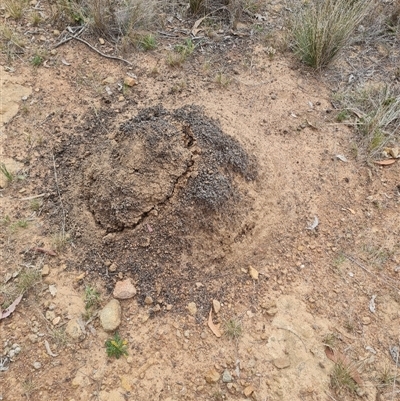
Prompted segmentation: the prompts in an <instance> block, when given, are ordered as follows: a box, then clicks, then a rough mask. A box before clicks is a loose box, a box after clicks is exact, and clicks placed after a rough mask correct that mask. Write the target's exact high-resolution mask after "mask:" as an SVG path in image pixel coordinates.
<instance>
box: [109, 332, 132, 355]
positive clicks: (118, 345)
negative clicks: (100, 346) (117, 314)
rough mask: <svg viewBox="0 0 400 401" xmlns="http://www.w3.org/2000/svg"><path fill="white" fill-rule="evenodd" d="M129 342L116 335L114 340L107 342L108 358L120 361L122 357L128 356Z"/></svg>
mask: <svg viewBox="0 0 400 401" xmlns="http://www.w3.org/2000/svg"><path fill="white" fill-rule="evenodd" d="M127 344H128V342H127V341H126V340H122V339H121V337H120V336H119V334H118V333H115V334H114V336H113V338H111V339H108V340H107V341H106V352H107V356H108V357H110V358H111V357H114V358H117V359H119V358H120V357H121V356H123V355H124V356H127V355H128V350H127Z"/></svg>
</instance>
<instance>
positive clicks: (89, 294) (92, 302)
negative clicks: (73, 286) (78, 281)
mask: <svg viewBox="0 0 400 401" xmlns="http://www.w3.org/2000/svg"><path fill="white" fill-rule="evenodd" d="M99 304H100V293H99V292H98V291H97V290H96V289H95V288H93V287H92V286H90V285H87V286H86V287H85V309H86V310H88V309H91V308H94V307H97V306H98V305H99Z"/></svg>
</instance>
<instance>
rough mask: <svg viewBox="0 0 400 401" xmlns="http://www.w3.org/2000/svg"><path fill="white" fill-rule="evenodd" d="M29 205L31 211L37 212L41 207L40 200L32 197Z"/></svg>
mask: <svg viewBox="0 0 400 401" xmlns="http://www.w3.org/2000/svg"><path fill="white" fill-rule="evenodd" d="M29 206H30V209H31V210H32V211H33V212H38V211H39V210H40V208H41V207H42V201H41V200H39V199H32V200H31V203H30V205H29Z"/></svg>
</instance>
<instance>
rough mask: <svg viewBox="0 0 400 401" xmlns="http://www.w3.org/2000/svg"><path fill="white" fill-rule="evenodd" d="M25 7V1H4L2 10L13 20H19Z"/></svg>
mask: <svg viewBox="0 0 400 401" xmlns="http://www.w3.org/2000/svg"><path fill="white" fill-rule="evenodd" d="M26 5H27V1H26V0H5V1H4V8H5V10H6V13H7V14H9V16H10V17H11V18H12V19H14V20H20V19H21V18H22V17H23V15H24V11H25V7H26Z"/></svg>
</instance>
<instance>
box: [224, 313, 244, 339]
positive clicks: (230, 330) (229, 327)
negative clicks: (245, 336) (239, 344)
mask: <svg viewBox="0 0 400 401" xmlns="http://www.w3.org/2000/svg"><path fill="white" fill-rule="evenodd" d="M242 332H243V326H242V322H241V320H239V319H238V318H231V319H229V320H227V321H226V322H225V324H224V333H225V334H226V335H227V336H228V337H229V338H232V339H234V340H237V339H238V338H239V337H240V336H241V335H242Z"/></svg>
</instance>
